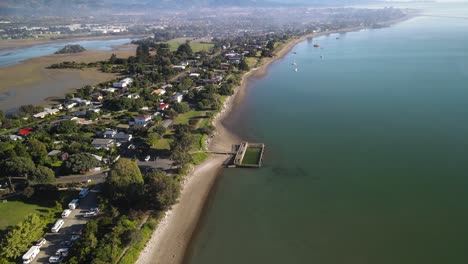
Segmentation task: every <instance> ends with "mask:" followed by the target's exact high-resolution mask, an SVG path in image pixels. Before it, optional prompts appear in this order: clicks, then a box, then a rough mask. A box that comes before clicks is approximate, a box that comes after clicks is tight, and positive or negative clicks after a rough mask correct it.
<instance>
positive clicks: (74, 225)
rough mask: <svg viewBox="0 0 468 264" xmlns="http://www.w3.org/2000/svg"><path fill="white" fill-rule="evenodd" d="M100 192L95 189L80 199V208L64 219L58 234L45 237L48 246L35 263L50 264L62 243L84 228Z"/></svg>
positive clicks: (49, 234)
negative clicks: (85, 215) (87, 215)
mask: <svg viewBox="0 0 468 264" xmlns="http://www.w3.org/2000/svg"><path fill="white" fill-rule="evenodd" d="M98 191H99V189H98V188H97V187H95V188H93V189H92V190H91V191H90V192H89V194H88V195H87V196H86V197H85V198H84V199H80V205H79V206H78V208H77V209H75V210H72V213H71V214H70V215H69V216H68V217H67V218H63V220H64V221H65V223H64V225H63V226H62V228H61V229H60V231H59V232H58V233H47V234H46V235H45V236H44V237H45V239H46V240H47V244H46V245H44V246H43V247H42V248H41V253H39V255H38V256H37V258H36V259H35V261H34V262H33V263H49V257H50V256H53V255H55V252H56V251H57V250H58V249H59V248H61V247H60V243H61V242H62V241H66V240H70V238H71V236H72V233H73V232H78V231H79V230H81V229H82V228H84V226H85V224H86V222H87V221H88V220H90V219H91V218H84V217H83V215H84V213H85V212H86V211H88V210H89V209H90V208H93V207H97V206H98V204H97V192H98ZM76 198H78V191H77V192H76ZM57 220H58V219H57Z"/></svg>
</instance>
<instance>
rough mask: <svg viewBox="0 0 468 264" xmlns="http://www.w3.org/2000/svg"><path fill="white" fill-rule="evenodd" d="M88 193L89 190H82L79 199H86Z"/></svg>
mask: <svg viewBox="0 0 468 264" xmlns="http://www.w3.org/2000/svg"><path fill="white" fill-rule="evenodd" d="M88 193H89V188H83V190H81V192H80V194H79V196H80V199H83V198H85V197H86V195H88Z"/></svg>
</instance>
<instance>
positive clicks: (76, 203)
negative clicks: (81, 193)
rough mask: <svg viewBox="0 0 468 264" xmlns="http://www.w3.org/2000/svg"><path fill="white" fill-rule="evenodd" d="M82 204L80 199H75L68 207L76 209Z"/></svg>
mask: <svg viewBox="0 0 468 264" xmlns="http://www.w3.org/2000/svg"><path fill="white" fill-rule="evenodd" d="M79 204H80V201H79V200H78V199H73V200H72V201H71V202H70V203H69V204H68V208H69V209H70V210H75V209H76V208H77V207H78V205H79Z"/></svg>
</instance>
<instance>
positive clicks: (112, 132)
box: [101, 128, 117, 138]
mask: <svg viewBox="0 0 468 264" xmlns="http://www.w3.org/2000/svg"><path fill="white" fill-rule="evenodd" d="M115 135H117V130H114V129H109V128H107V129H106V130H105V131H104V132H102V134H101V137H102V138H113V137H114V136H115Z"/></svg>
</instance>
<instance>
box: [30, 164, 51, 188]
mask: <svg viewBox="0 0 468 264" xmlns="http://www.w3.org/2000/svg"><path fill="white" fill-rule="evenodd" d="M30 182H31V183H32V184H53V183H55V173H54V171H53V170H51V169H49V168H47V167H44V166H37V168H36V170H35V171H34V172H33V173H32V176H31V180H30Z"/></svg>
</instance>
